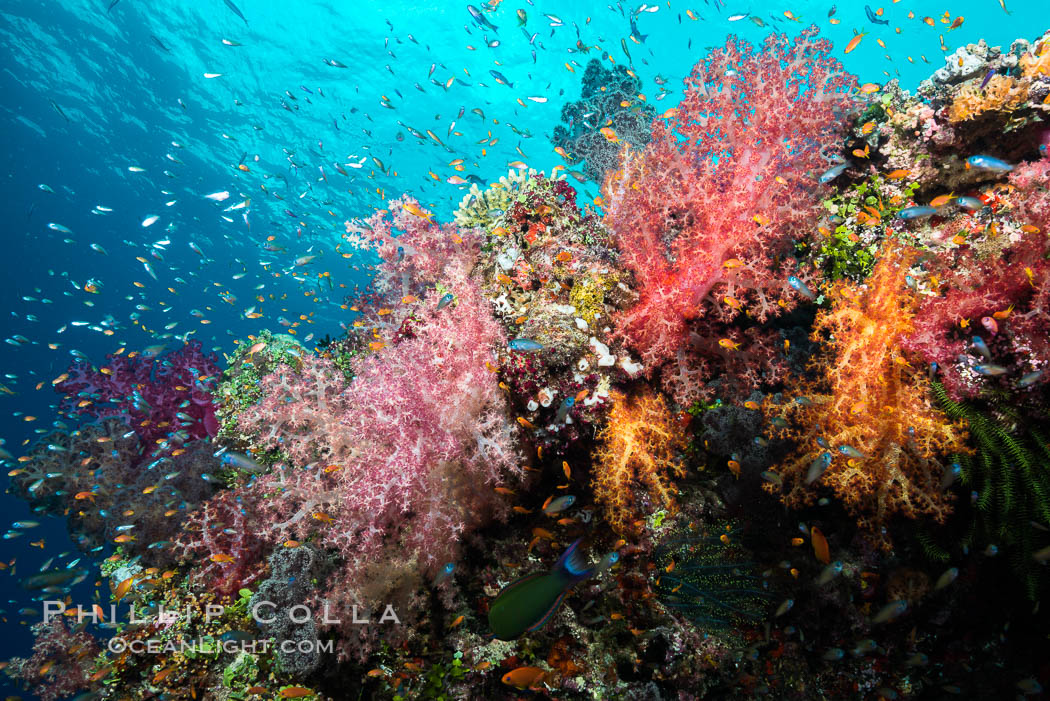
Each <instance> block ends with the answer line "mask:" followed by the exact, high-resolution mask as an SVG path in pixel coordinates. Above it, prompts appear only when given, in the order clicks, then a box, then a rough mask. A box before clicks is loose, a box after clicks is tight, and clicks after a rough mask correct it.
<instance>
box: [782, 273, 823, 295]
mask: <svg viewBox="0 0 1050 701" xmlns="http://www.w3.org/2000/svg"><path fill="white" fill-rule="evenodd" d="M788 284H789V285H791V287H792V288H794V289H795V290H798V292H799V293H800V294H801V295H802V296H803V297H805V298H806V299H816V298H817V295H816V293H814V292H813V290H811V289H810V288H809V286H808V285H807V284H806V283H804V282H802V281H801V280H799V279H798V278H797V277H795V276H794V275H792V276H791V277H789V278H788Z"/></svg>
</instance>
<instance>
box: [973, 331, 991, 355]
mask: <svg viewBox="0 0 1050 701" xmlns="http://www.w3.org/2000/svg"><path fill="white" fill-rule="evenodd" d="M973 347H974V348H976V349H977V352H978V353H980V354H981V355H983V356H984V357H985V359H987V360H991V359H992V352H991V351H990V350H988V344H987V343H985V342H984V339H983V338H981V337H980V336H974V337H973Z"/></svg>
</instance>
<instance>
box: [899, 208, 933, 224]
mask: <svg viewBox="0 0 1050 701" xmlns="http://www.w3.org/2000/svg"><path fill="white" fill-rule="evenodd" d="M936 213H937V210H936V209H935V208H934V207H926V206H921V207H905V208H904V209H902V210H901V211H899V212H897V218H898V219H904V220H905V221H907V220H910V219H921V218H922V217H928V216H930V215H931V214H936Z"/></svg>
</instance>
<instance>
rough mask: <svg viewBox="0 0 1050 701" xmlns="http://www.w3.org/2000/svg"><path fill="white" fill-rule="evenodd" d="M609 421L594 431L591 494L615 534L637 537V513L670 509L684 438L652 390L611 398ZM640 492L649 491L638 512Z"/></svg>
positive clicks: (680, 470)
mask: <svg viewBox="0 0 1050 701" xmlns="http://www.w3.org/2000/svg"><path fill="white" fill-rule="evenodd" d="M613 400H614V403H613V408H612V411H610V412H609V420H608V423H606V425H605V427H604V428H602V430H601V431H599V432H598V436H597V440H598V448H597V449H596V450H595V452H594V461H593V467H592V470H593V473H594V479H593V486H594V496H595V499H597V501H598V502H600V503H601V504H603V505H604V507H605V512H606V520H607V521H608V522H609V524H610V525H611V526H612V527H613V529H614V530H615V531H616V532H617V533H621V534H627V533H635V532H637V531H638V528H637V527H636V526H635V525H634V521H635V519H637V518H639V516H640V515H644V513H648V512H649V511H652V510H655V509H661V508H662V509H669V510H670V509H674V506H675V499H674V491H675V488H674V484H673V483H672V482H671V478H673V477H684V476H685V469H684V468H683V467H682V464H681V461H680V454H681V453H682V452H683V451H684V450H685V447H686V440H685V438H684V437H683V436H682V434H681V432H680V430H679V428H678V426H677V425H676V423H675V420H674V417H673V416H672V414H671V411H670V409H668V407H667V402H666V401H665V400H664V398H663V397H662V396H661V395H659V394H655V393H653V392H651V391H648V390H647V391H645V392H644V393H642V394H637V395H634V396H630V397H628V396H625V395H623V394H620V393H618V392H617V393H614V394H613ZM639 490H645V491H647V492H648V501H649V504H648V505H647V506H648V508H647V509H645V510H642V509H641V508H640V507H641V505H642V504H641V502H642V498H640V497H639Z"/></svg>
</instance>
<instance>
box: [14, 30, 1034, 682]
mask: <svg viewBox="0 0 1050 701" xmlns="http://www.w3.org/2000/svg"><path fill="white" fill-rule="evenodd" d="M830 50H831V45H830V44H829V42H827V41H826V40H823V39H819V38H818V37H817V35H816V29H815V28H812V29H806V30H803V31H802V32H801V33H800V34H799V35H798V36H797V37H795V38H793V39H792V38H789V37H787V36H786V35H776V34H774V35H771V36H769V38H767V39H766V40H765V42H764V44H763V45H761V46H759V47H755V46H752V45H750V44H748V43H747V42H745V41H743V40H740V39H736V38H730V39H729V41H728V42H727V43H726V44H725V46H722V47H719V48H715V49H713V50H712V51H711V52H710V53H709V54H708V55H707V56H706V57H705V58H703V59H702V60H701V61H700V62H699V63H697V64H696V66H695V68H694V69H693V71H692V73H691V74H690V75H689V77H688V78H687V79H686V80H685V92H684V98H683V99H682V101H681V103H680V105H679V106H678V107H677V108H676V109H670V110H667V111H666V112H664V113H662V114H659V115H657V114H656V112H655V110H654V109H653V108H652V107H650V106H648V105H646V104H644V103H643V104H632V100H633V96H634V95H635V94H637V93H638V92H639V88H640V83H639V81H638V79H637V78H635V77H634V76H633V74H630V73H629V72H628V71H626V70H625V69H623V68H622V67H619V68H616V69H613V70H607V69H606V68H603V67H602V65H600V63H599V62H598V61H594V62H592V64H591V65H589V66H588V67H587V70H586V73H585V74H584V75H583V86H582V92H581V98H580V100H579V101H577V102H572V103H569V104H567V105H565V108H564V109H563V111H562V118H563V122H564V124H563V125H562V126H560V127H558V129H556V130H555V132H554V135H553V141H554V145H555V146H556V148H557V149H559V150H560V152H563V155H564V156H565V157H566V158H568V159H570V160H571V162H575V163H584V164H585V173H586V175H587V177H589V178H592V179H594V180H597V181H601V182H602V191H601V192H602V194H601V196H600V198H598V199H596V201H595V203H594V205H593V206H592V205H591V204H589V203H586V204H582V205H581V203H580V202H578V201H577V191H576V189H574V187H573V186H572V185H571V184H570V183H569V182H567V181H566V180H565V179H564V177H565V176H564V175H557V174H554V175H545V174H543V173H538V172H536V171H533V170H515V171H511V172H510V173H508V174H507V175H506V176H505V177H503V178H501V179H500V180H499V182H497V183H492V184H490V185H488V186H479V185H477V184H475V185H473V186H472V187H471V189H470V191H469V194H468V195H467V196H466V197H465V198H464V199H463V202H462V204H461V205H460V207H459V209H458V211H457V212H456V215H455V220H454V222H449V223H441V222H439V221H437V219H436V218H435V217H434V215H433V214H432V213H431V212H429V211H427V210H425V209H423V207H422V205H420V203H419V202H417V201H416V200H415V199H413V198H412V197H410V196H407V195H406V196H403V197H401V198H400V199H394V200H392V201H389V202H388V204H387V208H386V209H384V210H382V211H379V212H377V213H375V214H373V215H372V216H370V217H368V218H366V219H355V220H351V221H348V222H346V227H345V235H344V239H345V242H346V243H347V244H349V245H352V246H354V247H356V249H358V250H360V251H364V252H366V254H367V255H372V256H374V259H375V261H376V262H375V265H374V270H373V278H372V282H371V285H370V286H369V287H368V288H367V289H364V290H360V291H358V292H357V293H355V294H354V295H352V296H351V297H349V298H348V299H347V300H346V304H345V305H344V309H345V313H346V314H347V315H348V318H349V319H352V325H350V326H349V330H348V331H347V333H346V334H345V335H344V336H342V337H340V338H337V339H327V340H326V342H324V343H323V344H322V345H321V346H320V347H319V348H317V349H314V348H310V347H307V346H305V345H303V344H302V343H301V342H300V341H298V340H297V339H296V338H295V337H294V336H293V335H284V334H272V333H270V332H264V333H262V334H260V335H258V336H253V337H251V338H249V339H246V340H243V341H241V342H240V344H239V345H238V350H237V351H236V352H235V353H234V354H233V355H232V356H231V357H228V358H227V359H226V362H225V365H223V364H222V363H221V362H220V360H219V359H218V358H216V357H212V356H208V355H205V354H204V353H203V352H202V351H201V347H200V345H199V344H196V343H189V344H187V345H185V346H184V347H182V348H180V349H177V350H173V351H168V352H163V350H160V349H156V348H154V349H147V350H146V351H139V352H136V351H134V350H131V351H128V350H126V349H123V348H122V349H120V350H119V351H117V352H115V353H113V354H111V355H110V356H109V357H108V358H107V359H106V360H105V361H104V363H103V364H101V365H99V366H97V367H96V366H93V365H91V364H90V363H89V362H88V361H87V360H84V359H81V360H77V361H76V362H75V363H74V364H73V365H72V366H71V367H70V368H69V370H68V373H67V374H66V375H65V376H64V377H63V378H61V379H60V381H57V382H56V383H55V384H54V389H55V391H57V392H58V393H59V395H60V397H61V401H60V411H61V414H62V415H63V417H64V420H65V421H67V422H69V423H70V424H73V425H72V426H71V427H69V428H68V430H62V431H55V432H54V433H52V434H50V435H47V436H45V437H44V438H42V439H41V440H40V442H39V443H38V444H37V445H35V446H31V447H29V448H28V450H27V452H25V454H24V455H22V456H21V457H20V458H17V464H16V466H15V467H16V469H14V470H13V471H12V472H11V475H12V485H13V486H12V491H14V492H15V493H16V494H17V495H18V496H20V497H21V498H23V499H25V500H26V501H28V502H29V503H30V504H31V505H32V506H33V507H34V508H35V509H36V510H37V511H39V512H43V513H48V514H53V515H60V516H63V517H65V518H66V520H67V523H68V528H69V531H70V534H71V535H72V537H73V538H74V539H75V541H76V543H77V544H78V545H79V546H80V547H81V549H83V550H84V551H85V553H91V554H103V555H106V556H107V559H106V560H105V561H104V562H103V563H102V567H101V576H100V577H99V578H98V579H99V582H100V584H102V585H103V586H102V587H100V589H101V590H102V592H103V595H102V598H101V599H99V600H96V601H88V602H83V605H82V606H81V610H80V612H79V613H80V614H83V613H84V612H85V611H84V610H85V609H86V610H87V612H88V613H94V614H95V615H94V616H93V618H92V620H93V621H94V622H92V620H84V617H83V615H77V614H78V611H77V609H76V605H77V603H78V602H76V601H72V600H65V594H67V593H68V592H69V590H70V587H71V586H73V585H74V584H76V583H77V582H79V581H82V580H84V579H85V578H87V577H88V576H89V570H88V569H85V568H84V567H83V566H82V567H81V568H67V569H64V570H50V571H44V572H42V573H40V574H38V575H34V576H32V577H29V578H28V579H26V580H25V584H26V587H27V588H29V589H31V590H33V591H34V592H35V593H36V594H38V595H39V597H38V598H40V599H41V600H42V601H43V600H63V601H62V609H64V610H65V613H62V614H60V615H55V616H52V617H51V620H48V621H45V622H41V623H38V624H37V625H35V626H34V627H33V632H34V634H35V636H36V644H35V646H34V649H33V652H32V656H31V657H28V658H25V659H21V658H18V659H14V660H12V661H11V662H10V665H9V666H8V667H7V673H8V674H9V675H10V676H11V677H12V678H14V679H17V680H20V681H21V683H24V684H25V685H26V687H27V688H29V689H31V690H32V691H33V693H35V694H37V695H38V696H39V697H40V698H43V699H46V700H52V699H59V698H65V697H67V696H68V695H70V694H75V693H81V695H80V696H78V697H77V698H79V699H114V700H116V699H151V698H152V699H171V700H174V699H192V698H215V699H255V698H259V699H270V698H317V699H321V698H332V699H348V698H390V699H415V698H426V699H453V698H455V699H467V698H470V699H497V698H518V697H524V695H530V696H532V697H534V698H541V697H547V698H558V699H614V698H616V699H671V698H675V699H693V698H702V697H709V698H727V699H728V698H732V699H752V698H771V699H818V698H819V699H847V698H848V699H854V698H855V699H877V698H878V699H896V698H951V697H953V695H961V697H962V698H972V699H978V698H980V699H991V698H1013V697H1014V696H1016V695H1018V694H1022V695H1024V694H1034V693H1039V690H1040V686H1039V681H1037V679H1038V678H1039V677H1040V675H1042V677H1043V678H1044V681H1045V676H1046V674H1047V668H1046V663H1045V659H1043V658H1042V657H1041V655H1040V654H1039V652H1038V651H1039V648H1038V647H1036V646H1031V645H1029V644H1028V642H1026V641H1028V640H1031V639H1039V638H1040V637H1041V636H1042V634H1043V633H1045V627H1043V626H1044V625H1045V618H1043V617H1044V616H1045V613H1044V612H1043V611H1041V610H1040V609H1039V608H1038V606H1037V605H1036V604H1037V602H1038V601H1039V600H1040V598H1041V597H1043V596H1044V595H1045V593H1046V577H1045V573H1046V566H1047V564H1046V563H1047V560H1050V532H1048V529H1050V472H1048V470H1050V428H1048V427H1050V422H1048V419H1050V417H1048V413H1047V407H1048V406H1050V402H1048V400H1050V396H1048V394H1047V392H1048V390H1047V388H1048V386H1050V371H1048V365H1050V244H1048V239H1047V231H1048V230H1050V190H1048V187H1050V153H1047V145H1048V143H1050V126H1048V124H1050V122H1048V119H1050V102H1048V95H1050V35H1047V36H1044V37H1043V38H1042V39H1040V40H1038V41H1036V42H1034V43H1028V42H1027V41H1022V40H1019V41H1017V42H1015V43H1014V44H1013V45H1012V46H1011V47H1010V48H1009V50H1008V51H1002V50H999V49H992V48H989V47H987V46H985V45H984V44H983V43H982V44H978V45H970V46H967V47H965V48H962V49H959V50H958V52H957V53H956V54H953V55H951V56H949V57H948V62H947V66H946V67H945V68H944V69H941V70H939V71H937V72H936V73H935V74H934V75H933V76H932V78H931V79H930V80H928V81H926V82H924V83H923V84H922V86H921V87H920V89H919V90H918V94H917V95H910V94H908V93H906V92H904V91H902V90H900V89H899V88H898V86H897V85H896V83H895V82H892V81H891V82H890V83H888V84H886V85H875V84H865V85H863V86H859V85H858V84H857V81H856V80H855V79H854V77H853V76H851V75H849V74H847V73H846V72H844V70H843V67H842V66H841V64H840V63H839V62H838V61H837V60H836V59H834V58H832V57H831V55H830ZM625 103H626V104H625ZM350 315H352V316H350ZM67 604H68V608H67V606H66V605H67ZM100 605H101V606H100ZM111 605H113V606H116V607H117V609H119V610H121V611H126V610H128V609H131V610H132V612H133V613H134V615H135V618H134V619H129V618H127V617H124V616H120V617H117V618H116V619H110V618H109V617H108V611H109V607H110V606H111ZM96 608H97V609H98V610H95V609H96ZM978 608H980V609H990V610H992V611H997V612H1002V616H1001V617H1000V619H1001V620H1003V621H1006V622H1007V623H1006V625H1002V624H1001V623H1000V624H998V625H996V624H995V623H994V621H996V620H997V619H996V617H995V616H994V615H989V616H983V617H982V621H983V622H980V623H979V622H976V621H975V618H974V616H973V615H972V613H973V611H974V610H975V609H978ZM163 611H168V612H176V613H177V614H178V615H175V616H171V615H159V614H160V613H161V612H163ZM1018 611H1020V612H1021V613H1018ZM1032 611H1034V612H1035V613H1034V615H1033V614H1032ZM103 612H105V613H107V617H106V618H105V619H104V620H105V621H106V623H105V624H101V625H100V624H99V622H98V620H97V615H98V614H99V613H103ZM261 614H265V615H261ZM1034 630H1038V631H1039V633H1038V634H1035V633H1034V632H1033V631H1034ZM114 641H116V643H118V644H116V645H114ZM188 641H192V642H194V643H195V645H193V646H189V645H187V644H186V643H187V642H188ZM147 643H150V644H153V645H154V646H155V647H154V648H152V649H154V650H156V649H159V650H160V651H159V652H155V653H153V654H151V653H150V652H149V649H151V648H148V647H147Z"/></svg>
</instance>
